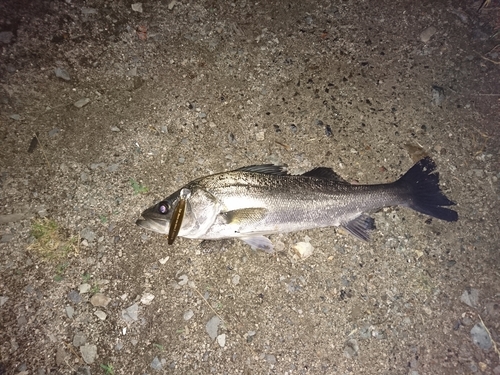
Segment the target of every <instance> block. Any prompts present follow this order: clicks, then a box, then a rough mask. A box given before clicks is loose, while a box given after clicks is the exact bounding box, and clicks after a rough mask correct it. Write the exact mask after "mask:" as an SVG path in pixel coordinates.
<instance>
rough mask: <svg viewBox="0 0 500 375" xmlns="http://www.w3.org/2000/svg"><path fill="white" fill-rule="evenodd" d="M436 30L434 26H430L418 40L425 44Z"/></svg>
mask: <svg viewBox="0 0 500 375" xmlns="http://www.w3.org/2000/svg"><path fill="white" fill-rule="evenodd" d="M436 32H437V29H436V28H435V27H434V26H430V27H428V28H427V29H425V30H424V31H422V33H421V34H420V40H421V41H422V42H424V43H427V42H428V41H429V40H431V38H432V36H433V35H434V34H436Z"/></svg>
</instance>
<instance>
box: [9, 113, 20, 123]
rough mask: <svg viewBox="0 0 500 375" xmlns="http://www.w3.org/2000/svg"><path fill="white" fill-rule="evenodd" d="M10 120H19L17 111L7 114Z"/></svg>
mask: <svg viewBox="0 0 500 375" xmlns="http://www.w3.org/2000/svg"><path fill="white" fill-rule="evenodd" d="M9 117H10V118H11V119H12V120H16V121H19V120H21V116H20V115H18V114H17V113H15V114H13V115H10V116H9Z"/></svg>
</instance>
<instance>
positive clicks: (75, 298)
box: [68, 290, 82, 304]
mask: <svg viewBox="0 0 500 375" xmlns="http://www.w3.org/2000/svg"><path fill="white" fill-rule="evenodd" d="M68 299H69V300H70V301H71V302H73V303H74V304H78V303H80V302H82V296H80V293H78V292H77V291H76V290H70V291H69V293H68Z"/></svg>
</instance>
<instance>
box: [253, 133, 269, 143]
mask: <svg viewBox="0 0 500 375" xmlns="http://www.w3.org/2000/svg"><path fill="white" fill-rule="evenodd" d="M265 134H266V133H265V132H263V131H262V132H258V133H257V134H255V139H256V140H257V141H259V142H260V141H263V140H264V139H265Z"/></svg>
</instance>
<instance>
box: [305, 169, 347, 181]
mask: <svg viewBox="0 0 500 375" xmlns="http://www.w3.org/2000/svg"><path fill="white" fill-rule="evenodd" d="M302 176H306V177H315V178H323V179H325V180H333V181H337V182H342V183H344V184H348V182H347V181H346V180H344V179H343V178H342V177H340V176H339V175H338V174H337V173H335V172H334V171H333V169H331V168H327V167H318V168H314V169H312V170H310V171H309V172H306V173H304V174H303V175H302Z"/></svg>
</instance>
